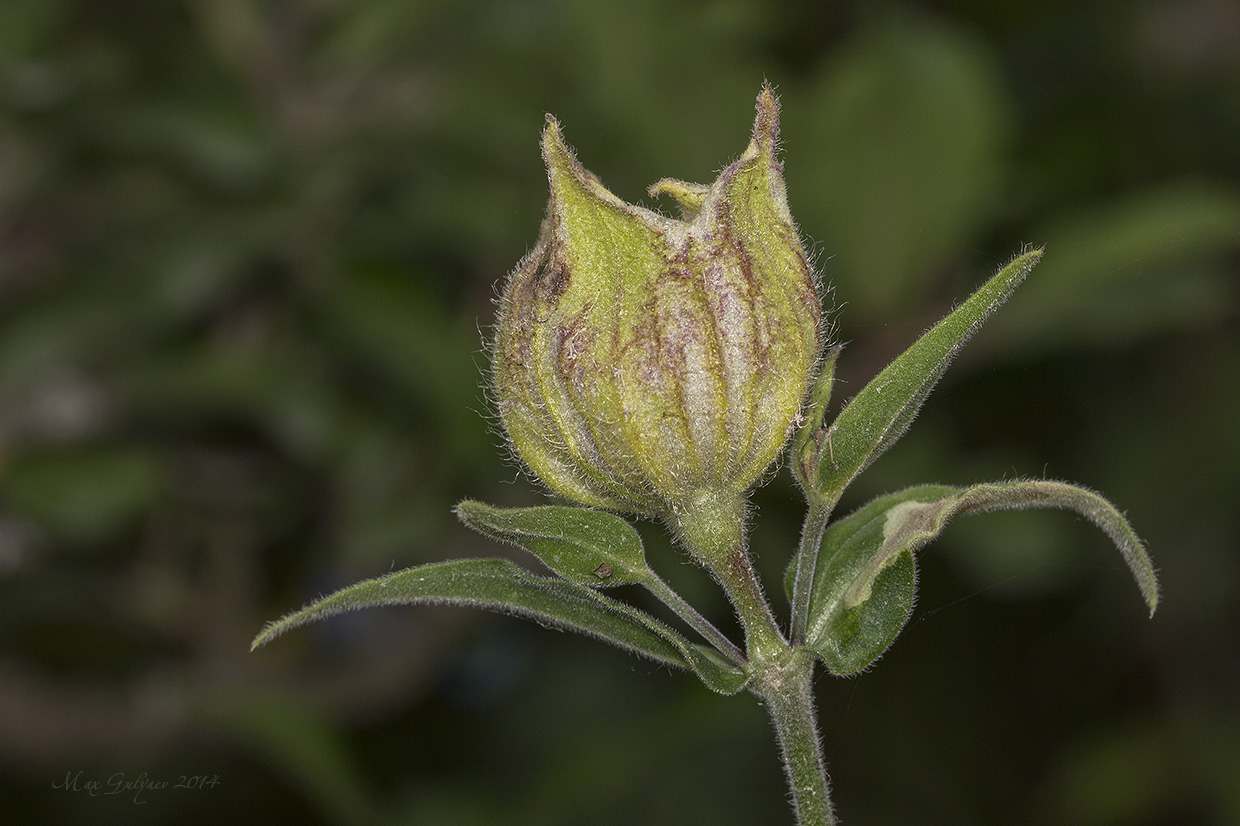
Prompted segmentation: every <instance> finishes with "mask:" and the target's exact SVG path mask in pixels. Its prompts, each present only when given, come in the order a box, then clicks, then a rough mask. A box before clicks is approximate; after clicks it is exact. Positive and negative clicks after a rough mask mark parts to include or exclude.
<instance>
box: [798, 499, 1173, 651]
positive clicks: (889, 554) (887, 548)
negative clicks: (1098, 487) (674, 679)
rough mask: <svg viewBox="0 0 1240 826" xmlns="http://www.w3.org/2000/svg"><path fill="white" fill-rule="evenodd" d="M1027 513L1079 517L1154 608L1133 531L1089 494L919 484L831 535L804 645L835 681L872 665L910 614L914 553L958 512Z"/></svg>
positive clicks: (1150, 578)
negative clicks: (1104, 539) (1111, 548)
mask: <svg viewBox="0 0 1240 826" xmlns="http://www.w3.org/2000/svg"><path fill="white" fill-rule="evenodd" d="M1031 507H1049V508H1065V509H1068V510H1073V511H1076V512H1077V513H1079V514H1081V515H1082V516H1084V517H1086V518H1087V519H1089V520H1090V521H1091V522H1093V523H1094V524H1095V525H1097V526H1098V527H1099V528H1101V529H1102V530H1103V531H1104V532H1105V533H1106V534H1107V535H1108V536H1109V537H1111V540H1112V541H1113V542H1114V543H1115V545H1116V546H1117V547H1118V548H1119V550H1120V553H1121V554H1122V556H1123V557H1124V561H1125V562H1126V563H1127V565H1128V568H1129V570H1131V571H1132V575H1133V578H1134V579H1135V580H1136V582H1137V586H1138V587H1139V588H1140V589H1141V593H1142V596H1143V597H1144V598H1145V602H1146V604H1147V605H1148V606H1149V608H1150V613H1151V614H1152V613H1153V612H1154V608H1155V607H1156V606H1157V604H1158V582H1157V578H1156V576H1155V574H1154V568H1153V565H1152V564H1151V562H1150V559H1149V556H1148V555H1147V554H1146V552H1145V548H1144V546H1143V545H1142V544H1141V540H1140V539H1139V538H1138V537H1137V535H1136V533H1135V532H1133V530H1132V526H1131V525H1129V524H1128V521H1127V520H1126V519H1124V517H1123V515H1122V514H1120V512H1119V511H1117V510H1116V509H1115V507H1114V506H1113V505H1112V504H1111V503H1110V502H1108V501H1107V500H1106V499H1104V498H1102V497H1101V496H1099V495H1098V494H1096V493H1094V492H1093V491H1090V490H1086V489H1084V488H1080V487H1077V486H1075V485H1070V484H1067V483H1064V482H1052V481H1044V480H1029V481H1019V482H1007V483H996V484H983V485H975V486H973V487H969V488H952V487H945V486H943V485H923V486H920V487H915V488H909V489H908V490H904V491H901V492H899V493H894V494H891V495H888V496H883V497H879V498H878V499H875V500H874V501H872V502H870V503H869V504H868V505H865V506H864V507H862V508H861V509H859V510H857V511H856V512H854V513H852V514H850V515H849V516H847V517H845V518H844V519H842V520H840V521H839V522H837V523H836V524H834V525H832V526H831V527H829V528H828V529H827V531H826V534H825V536H824V537H823V543H822V551H821V555H820V559H819V565H818V567H817V569H816V572H815V577H814V592H813V594H812V597H811V601H810V616H809V622H808V629H807V634H806V645H807V646H808V647H809V648H811V649H812V650H814V651H815V652H816V653H817V654H818V655H819V656H821V657H822V658H823V661H824V662H825V663H826V665H827V667H828V668H829V669H830V670H831V671H833V672H834V673H836V674H852V673H855V672H857V671H860V670H861V669H863V668H865V667H866V666H868V665H869V664H870V663H872V662H874V660H876V659H878V657H879V656H880V655H882V653H883V651H885V650H886V648H887V646H888V645H890V643H891V641H892V640H893V639H895V637H896V635H897V634H899V633H900V629H901V628H903V627H904V623H905V622H906V621H907V620H908V616H909V614H910V612H911V611H912V607H913V597H914V585H915V577H916V571H915V568H914V564H913V553H914V552H915V551H917V550H918V549H919V548H921V547H922V546H923V545H925V544H926V543H927V542H929V541H930V540H932V539H934V538H935V537H937V536H938V535H939V533H940V532H941V531H942V530H943V528H944V526H946V524H947V522H948V520H950V519H951V518H952V517H953V516H955V515H957V514H962V513H977V512H984V511H991V510H1010V509H1020V508H1031Z"/></svg>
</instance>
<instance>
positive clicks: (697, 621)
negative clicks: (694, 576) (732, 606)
mask: <svg viewBox="0 0 1240 826" xmlns="http://www.w3.org/2000/svg"><path fill="white" fill-rule="evenodd" d="M644 584H645V586H646V589H647V590H648V591H650V593H652V594H654V595H655V596H656V597H658V599H659V601H660V602H662V603H663V604H664V605H666V606H667V607H668V608H671V609H672V610H673V611H675V612H676V615H677V616H679V617H680V618H681V619H683V620H684V621H685V622H686V623H688V624H689V625H690V626H691V627H692V628H693V629H694V630H695V631H697V632H698V633H699V634H701V635H702V636H703V637H704V638H705V639H707V640H708V641H709V642H710V643H711V645H713V646H715V648H716V649H718V650H719V653H721V654H723V655H724V656H725V657H727V658H728V659H729V660H731V661H732V662H734V663H736V664H737V665H741V666H743V665H745V663H747V662H748V658H747V657H746V656H745V652H744V651H742V650H741V649H740V648H739V647H738V646H737V645H736V643H734V642H732V641H731V640H730V639H728V638H727V637H726V636H724V634H723V632H722V631H720V630H719V629H718V628H716V627H715V626H714V625H713V624H712V623H711V621H710V620H708V619H706V617H704V616H702V615H701V614H700V613H698V610H697V609H696V608H694V607H693V606H692V605H690V604H689V603H688V602H686V601H685V598H684V597H682V596H681V595H680V594H678V593H676V592H675V591H674V590H672V588H671V586H670V585H668V584H667V583H666V582H664V581H663V580H662V579H660V578H659V577H658V576H654V575H653V574H652V576H651V579H650V580H649V581H647V582H645V583H644Z"/></svg>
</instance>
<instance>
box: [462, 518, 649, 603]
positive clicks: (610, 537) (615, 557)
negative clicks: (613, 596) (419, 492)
mask: <svg viewBox="0 0 1240 826" xmlns="http://www.w3.org/2000/svg"><path fill="white" fill-rule="evenodd" d="M456 515H457V516H459V517H460V519H461V521H462V522H464V523H465V524H466V525H468V526H469V527H471V528H473V529H474V530H476V531H478V532H479V533H483V534H486V535H487V536H489V537H491V538H492V539H498V540H500V541H501V542H511V543H512V544H514V545H519V546H520V547H522V548H525V549H526V550H527V551H529V552H530V553H532V554H534V555H535V556H537V557H538V558H539V559H541V560H542V561H543V563H544V564H546V566H547V567H548V568H550V569H551V570H553V571H555V572H556V573H557V574H559V575H560V576H562V577H564V578H565V579H567V580H569V581H570V582H575V583H577V584H578V585H589V586H591V587H594V588H608V587H612V586H615V585H633V584H636V583H647V582H649V581H650V579H651V576H652V575H651V571H650V568H649V566H648V565H647V564H646V555H645V552H644V551H643V549H642V540H641V537H640V536H638V534H637V531H636V530H634V529H633V526H632V525H630V524H629V523H628V522H625V521H624V520H623V519H621V518H620V517H619V516H616V515H614V514H610V513H605V512H603V511H597V510H588V509H586V508H570V507H563V506H560V505H544V506H541V507H536V508H494V507H491V506H490V505H484V504H483V503H481V502H475V501H473V500H469V499H467V500H465V501H464V502H461V503H460V504H459V505H457V506H456Z"/></svg>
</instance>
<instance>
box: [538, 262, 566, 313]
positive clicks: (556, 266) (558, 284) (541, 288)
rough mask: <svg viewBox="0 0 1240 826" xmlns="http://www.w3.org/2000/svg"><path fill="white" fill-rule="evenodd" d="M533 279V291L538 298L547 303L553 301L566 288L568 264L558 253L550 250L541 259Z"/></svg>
mask: <svg viewBox="0 0 1240 826" xmlns="http://www.w3.org/2000/svg"><path fill="white" fill-rule="evenodd" d="M534 279H535V280H534V291H535V294H536V295H537V297H538V300H539V301H541V302H545V303H548V304H550V303H554V302H555V301H556V300H558V299H559V297H560V296H561V295H563V294H564V291H565V290H567V289H568V282H569V271H568V265H567V264H565V263H564V261H563V259H561V258H560V257H559V256H558V255H556V254H555V253H554V252H551V253H549V254H548V255H547V257H546V259H545V260H544V261H543V265H542V267H540V268H539V270H538V274H537V275H535V276H534Z"/></svg>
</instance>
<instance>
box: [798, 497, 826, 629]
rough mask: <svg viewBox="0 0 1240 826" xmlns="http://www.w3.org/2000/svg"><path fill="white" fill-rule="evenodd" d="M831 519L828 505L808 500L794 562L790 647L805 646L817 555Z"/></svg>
mask: <svg viewBox="0 0 1240 826" xmlns="http://www.w3.org/2000/svg"><path fill="white" fill-rule="evenodd" d="M830 518H831V504H830V503H828V502H826V501H824V500H821V499H811V501H810V506H809V512H808V513H806V514H805V525H804V527H803V528H802V529H801V545H800V547H799V548H797V555H796V557H795V558H794V560H793V564H795V565H796V574H795V576H794V578H793V580H792V644H793V645H800V644H802V643H803V642H805V633H806V630H807V628H808V627H809V603H810V598H811V597H812V596H813V594H814V571H815V569H816V568H817V566H818V553H819V551H820V549H821V548H822V532H823V531H824V530H826V527H827V520H828V519H830Z"/></svg>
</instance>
